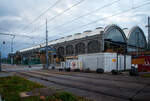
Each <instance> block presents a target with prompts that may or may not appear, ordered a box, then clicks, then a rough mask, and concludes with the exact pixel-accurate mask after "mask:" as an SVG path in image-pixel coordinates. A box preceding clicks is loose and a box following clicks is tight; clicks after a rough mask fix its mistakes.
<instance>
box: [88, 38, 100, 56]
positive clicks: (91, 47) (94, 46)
mask: <svg viewBox="0 0 150 101" xmlns="http://www.w3.org/2000/svg"><path fill="white" fill-rule="evenodd" d="M99 51H100V43H99V42H98V41H97V40H93V41H90V42H89V43H88V53H96V52H99Z"/></svg>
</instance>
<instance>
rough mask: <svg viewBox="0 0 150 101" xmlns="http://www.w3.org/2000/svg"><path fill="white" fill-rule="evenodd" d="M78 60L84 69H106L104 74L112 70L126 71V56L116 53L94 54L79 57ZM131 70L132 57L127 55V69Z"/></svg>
mask: <svg viewBox="0 0 150 101" xmlns="http://www.w3.org/2000/svg"><path fill="white" fill-rule="evenodd" d="M78 60H79V61H82V63H83V69H87V68H89V69H90V70H91V71H96V70H97V69H98V68H102V69H104V72H111V71H112V70H124V55H117V54H116V53H94V54H84V55H79V56H78ZM130 68H131V56H128V55H126V69H130Z"/></svg>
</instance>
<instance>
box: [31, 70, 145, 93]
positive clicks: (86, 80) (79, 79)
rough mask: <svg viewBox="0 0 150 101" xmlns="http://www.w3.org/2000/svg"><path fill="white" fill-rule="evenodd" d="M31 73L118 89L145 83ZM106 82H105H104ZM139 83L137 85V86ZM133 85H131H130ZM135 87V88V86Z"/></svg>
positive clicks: (131, 88) (127, 88)
mask: <svg viewBox="0 0 150 101" xmlns="http://www.w3.org/2000/svg"><path fill="white" fill-rule="evenodd" d="M30 73H34V74H37V75H43V76H46V77H47V76H49V77H53V78H56V79H65V80H69V81H74V82H80V83H85V84H89V85H91V86H101V87H106V86H108V87H111V88H116V89H118V88H119V89H126V90H128V91H133V90H134V91H136V90H137V87H138V88H142V87H143V85H140V84H128V85H124V83H122V82H120V81H117V82H114V81H110V80H101V79H96V80H95V79H89V78H83V77H74V76H73V77H72V76H70V75H59V74H49V73H45V72H39V71H31V72H30ZM104 82H105V83H104ZM136 85H137V87H135V86H136ZM129 86H131V87H129ZM133 87H134V88H133Z"/></svg>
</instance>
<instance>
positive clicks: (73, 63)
mask: <svg viewBox="0 0 150 101" xmlns="http://www.w3.org/2000/svg"><path fill="white" fill-rule="evenodd" d="M82 67H83V66H82V62H81V61H79V60H74V59H70V60H66V62H65V68H71V70H75V69H80V70H82V69H83V68H82Z"/></svg>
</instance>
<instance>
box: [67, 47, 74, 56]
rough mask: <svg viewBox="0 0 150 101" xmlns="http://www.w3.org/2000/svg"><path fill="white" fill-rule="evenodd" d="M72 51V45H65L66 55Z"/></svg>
mask: <svg viewBox="0 0 150 101" xmlns="http://www.w3.org/2000/svg"><path fill="white" fill-rule="evenodd" d="M73 53H74V48H73V46H72V45H68V46H66V54H67V55H72V54H73Z"/></svg>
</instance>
